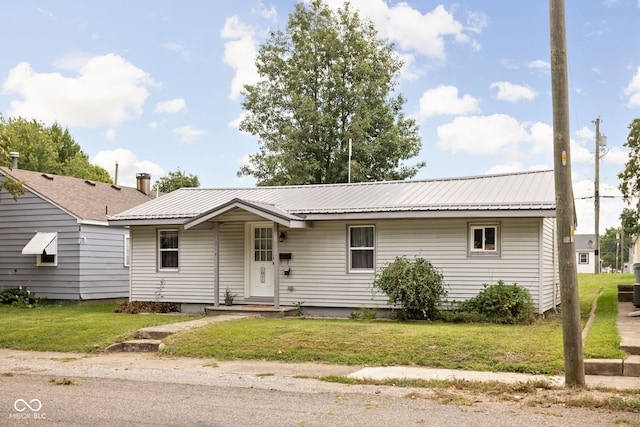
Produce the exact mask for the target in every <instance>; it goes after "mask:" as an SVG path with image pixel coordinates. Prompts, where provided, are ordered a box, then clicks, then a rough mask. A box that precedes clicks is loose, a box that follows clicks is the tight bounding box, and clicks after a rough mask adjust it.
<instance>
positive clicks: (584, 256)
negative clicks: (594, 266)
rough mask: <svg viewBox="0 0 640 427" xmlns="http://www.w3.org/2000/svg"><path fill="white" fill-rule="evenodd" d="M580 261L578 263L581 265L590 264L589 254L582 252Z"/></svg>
mask: <svg viewBox="0 0 640 427" xmlns="http://www.w3.org/2000/svg"><path fill="white" fill-rule="evenodd" d="M578 255H579V256H580V259H579V261H578V263H579V264H589V254H588V253H586V252H580V253H579V254H578Z"/></svg>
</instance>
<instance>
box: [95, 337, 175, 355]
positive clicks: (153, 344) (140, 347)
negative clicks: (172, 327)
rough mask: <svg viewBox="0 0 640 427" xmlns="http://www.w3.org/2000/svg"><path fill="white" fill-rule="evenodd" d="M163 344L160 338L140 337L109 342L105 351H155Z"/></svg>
mask: <svg viewBox="0 0 640 427" xmlns="http://www.w3.org/2000/svg"><path fill="white" fill-rule="evenodd" d="M162 346H163V344H162V341H160V340H155V339H151V340H149V339H141V340H129V341H124V342H119V343H115V344H111V345H110V346H109V347H107V351H110V352H116V351H119V352H157V351H158V350H160V349H161V348H162Z"/></svg>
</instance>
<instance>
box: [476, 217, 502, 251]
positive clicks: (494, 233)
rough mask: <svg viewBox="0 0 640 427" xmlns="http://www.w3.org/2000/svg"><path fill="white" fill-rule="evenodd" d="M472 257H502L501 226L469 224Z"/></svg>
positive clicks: (496, 224)
mask: <svg viewBox="0 0 640 427" xmlns="http://www.w3.org/2000/svg"><path fill="white" fill-rule="evenodd" d="M469 254H470V255H500V225H499V224H498V223H492V224H469Z"/></svg>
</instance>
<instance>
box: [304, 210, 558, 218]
mask: <svg viewBox="0 0 640 427" xmlns="http://www.w3.org/2000/svg"><path fill="white" fill-rule="evenodd" d="M555 216H556V212H555V209H540V210H515V211H506V210H485V211H404V212H403V211H399V212H347V213H325V214H321V213H317V214H308V215H306V216H305V219H306V220H307V221H322V220H338V219H343V220H356V219H358V220H360V219H420V218H496V217H505V218H555Z"/></svg>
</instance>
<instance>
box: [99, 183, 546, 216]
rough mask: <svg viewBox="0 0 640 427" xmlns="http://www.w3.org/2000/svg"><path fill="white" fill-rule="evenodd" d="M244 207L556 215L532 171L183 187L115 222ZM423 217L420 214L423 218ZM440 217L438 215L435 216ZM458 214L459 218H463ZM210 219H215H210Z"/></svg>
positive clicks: (292, 212) (297, 211)
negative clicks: (352, 181)
mask: <svg viewBox="0 0 640 427" xmlns="http://www.w3.org/2000/svg"><path fill="white" fill-rule="evenodd" d="M231 203H244V204H245V205H247V206H253V207H256V208H259V209H261V210H265V211H271V213H273V214H274V215H277V216H282V215H283V214H286V215H289V216H293V217H295V218H298V219H306V220H315V219H330V218H336V217H340V216H345V215H349V214H352V215H353V214H359V215H361V217H362V215H365V217H366V215H367V214H369V215H371V216H375V217H376V218H380V217H383V216H384V215H385V214H395V217H398V214H401V216H402V217H405V218H408V217H412V216H416V217H417V216H424V215H425V214H428V213H436V212H438V213H439V214H438V216H443V215H442V214H444V213H453V212H458V213H459V214H460V213H463V212H465V213H469V212H487V213H488V212H494V213H495V212H501V213H504V214H506V213H507V212H514V211H518V212H519V214H520V215H521V214H525V213H526V214H527V215H529V216H555V214H554V211H555V190H554V176H553V172H552V171H532V172H519V173H508V174H499V175H482V176H471V177H462V178H447V179H432V180H414V181H385V182H367V183H357V184H324V185H300V186H283V187H253V188H182V189H179V190H176V191H174V192H172V193H169V194H167V195H165V196H163V197H161V198H159V199H156V200H153V201H150V202H147V203H145V204H143V205H140V206H136V207H134V208H132V209H129V210H127V211H124V212H121V213H119V214H117V215H113V216H111V217H110V218H109V220H110V221H114V222H115V221H117V222H127V223H138V222H139V221H143V220H144V221H145V222H147V221H153V220H163V222H164V223H166V220H174V223H187V222H188V221H190V220H192V219H194V218H204V217H205V216H207V214H209V213H214V212H216V211H220V210H223V208H224V207H225V206H227V205H229V204H231ZM418 214H421V215H418ZM434 216H435V215H434ZM458 216H459V215H458ZM207 219H210V218H207Z"/></svg>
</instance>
